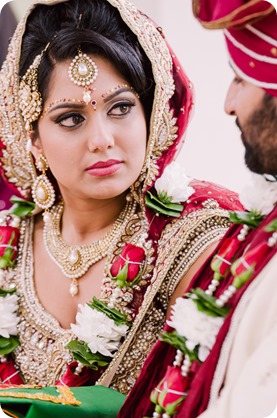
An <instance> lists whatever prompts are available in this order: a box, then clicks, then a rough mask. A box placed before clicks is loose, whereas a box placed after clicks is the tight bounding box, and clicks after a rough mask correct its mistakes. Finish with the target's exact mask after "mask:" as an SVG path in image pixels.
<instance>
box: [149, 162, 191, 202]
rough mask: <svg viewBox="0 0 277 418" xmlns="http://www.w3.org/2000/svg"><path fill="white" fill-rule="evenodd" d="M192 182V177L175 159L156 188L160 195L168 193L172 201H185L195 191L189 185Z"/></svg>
mask: <svg viewBox="0 0 277 418" xmlns="http://www.w3.org/2000/svg"><path fill="white" fill-rule="evenodd" d="M190 182H191V178H189V177H187V176H186V174H185V173H184V171H183V169H182V167H181V166H180V165H179V164H178V163H177V162H176V161H173V162H172V163H171V164H170V165H169V166H167V167H166V168H165V170H164V172H163V174H162V176H161V177H160V178H159V179H158V180H157V181H156V183H155V189H156V190H157V193H158V196H159V197H160V196H164V195H165V194H166V197H167V198H168V200H170V203H181V202H185V201H186V200H187V199H188V198H189V197H190V196H191V195H192V193H194V191H195V190H194V189H193V188H192V187H190V186H189V184H190ZM161 200H162V199H161Z"/></svg>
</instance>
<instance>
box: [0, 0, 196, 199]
mask: <svg viewBox="0 0 277 418" xmlns="http://www.w3.org/2000/svg"><path fill="white" fill-rule="evenodd" d="M62 1H63V0H60V1H57V0H40V1H38V2H35V3H34V4H32V6H31V7H30V8H29V9H28V10H27V12H26V14H25V16H24V17H23V19H22V21H21V22H20V23H19V25H18V27H17V29H16V31H15V34H14V36H13V38H12V40H11V43H10V47H9V51H8V55H7V58H6V61H5V62H4V64H3V67H2V70H1V73H0V127H1V131H0V141H1V142H0V152H1V154H0V158H1V165H2V167H1V170H2V175H3V177H4V179H5V180H6V181H7V182H8V183H9V185H10V187H11V188H12V189H13V192H14V193H15V194H17V195H19V196H21V197H23V198H24V199H28V200H30V199H31V193H30V191H31V186H32V184H33V182H34V181H35V179H36V177H37V173H36V169H35V166H34V163H33V158H32V156H31V153H30V152H28V151H27V150H26V143H27V133H26V130H25V127H24V122H23V117H22V114H21V111H20V109H19V100H18V90H19V82H20V80H19V76H18V72H19V61H20V50H21V41H22V37H23V34H24V31H25V26H26V21H27V18H28V16H29V14H30V13H31V11H32V10H33V9H34V8H35V7H36V5H37V4H43V5H49V6H51V5H55V4H57V3H60V2H62ZM65 1H66V0H65ZM106 1H108V2H109V3H110V4H111V5H112V6H113V7H115V8H116V9H118V11H119V13H120V15H121V17H122V19H123V21H124V22H125V23H126V24H127V26H128V27H129V28H130V29H131V30H132V32H133V33H135V35H136V36H137V38H138V40H139V42H140V44H141V46H142V48H143V49H144V51H145V53H146V55H147V56H148V58H149V60H150V62H151V64H152V71H153V76H154V80H155V95H154V103H153V108H152V114H151V120H150V128H149V138H148V145H147V153H146V160H145V163H144V167H143V169H142V172H141V175H140V178H139V179H138V181H137V182H136V184H135V185H133V189H134V190H139V193H138V195H137V199H138V200H140V203H141V204H142V205H143V201H144V199H143V196H144V195H145V193H146V191H147V190H148V189H149V188H151V187H152V186H153V184H154V182H155V180H156V179H157V178H158V177H159V176H160V175H161V174H162V172H163V170H164V168H165V167H166V166H167V165H168V164H169V163H170V162H171V161H172V160H173V159H174V158H175V156H176V155H177V152H178V149H179V148H180V145H181V144H182V142H183V134H184V131H185V129H186V127H187V124H188V120H189V117H190V112H191V109H192V100H193V97H192V96H193V92H192V85H191V83H190V81H189V80H188V78H187V77H186V75H185V73H184V72H183V70H182V69H181V66H180V64H179V62H178V60H177V58H176V57H175V55H174V54H173V52H172V51H171V49H170V47H169V46H168V45H167V43H166V40H165V39H164V35H163V33H162V30H161V28H159V27H156V25H155V24H154V23H153V22H152V21H151V20H150V19H149V18H148V17H147V16H146V15H145V14H143V13H141V12H140V11H138V10H137V9H136V8H135V7H134V6H133V5H132V4H130V3H129V2H127V1H125V0H106Z"/></svg>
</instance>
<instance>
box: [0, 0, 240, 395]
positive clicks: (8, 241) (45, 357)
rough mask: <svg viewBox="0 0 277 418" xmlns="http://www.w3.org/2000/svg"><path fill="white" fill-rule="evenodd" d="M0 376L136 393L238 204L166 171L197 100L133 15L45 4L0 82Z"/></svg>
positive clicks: (18, 35) (151, 29)
mask: <svg viewBox="0 0 277 418" xmlns="http://www.w3.org/2000/svg"><path fill="white" fill-rule="evenodd" d="M0 92H1V94H0V126H1V135H0V136H1V164H2V172H3V176H4V177H5V179H6V180H7V181H8V182H9V183H10V187H11V188H12V189H13V192H14V194H15V195H16V196H17V197H15V198H13V203H14V205H13V206H12V208H11V210H10V211H9V212H7V211H5V212H2V213H1V216H0V237H1V249H0V250H1V252H0V255H1V259H0V261H1V263H0V266H1V275H0V287H1V297H0V305H1V306H2V307H1V309H2V308H3V309H2V310H3V312H9V319H10V322H9V324H10V325H9V326H8V325H6V327H5V326H4V325H3V326H2V323H1V322H0V336H1V337H0V338H1V340H0V341H1V342H3V343H5V344H6V346H5V347H7V348H6V349H5V350H2V356H1V368H0V377H1V380H2V382H4V383H8V384H22V383H24V384H29V385H38V384H39V385H43V386H48V385H67V386H82V385H93V384H95V383H96V382H97V383H98V384H100V385H105V386H110V387H112V388H114V389H116V390H118V391H120V392H122V393H124V394H127V393H128V391H129V390H130V389H131V388H132V386H133V384H134V382H135V380H136V377H137V376H138V374H139V371H140V369H141V367H142V365H143V363H144V360H145V358H146V356H147V353H148V352H149V351H150V349H151V347H152V346H153V344H154V343H155V341H156V339H157V337H158V335H159V332H160V330H161V329H162V326H163V324H164V321H165V318H166V313H167V309H168V306H169V304H170V303H172V301H173V300H175V299H176V297H177V296H178V295H179V294H181V293H183V291H184V289H185V288H186V286H187V284H188V283H189V280H190V278H191V277H192V275H193V273H194V272H195V271H196V269H197V267H198V266H199V265H200V264H201V263H202V262H203V261H204V259H205V258H206V257H207V256H208V254H209V253H210V252H211V251H212V249H213V248H214V246H215V245H216V243H217V241H218V240H219V239H220V237H221V236H222V235H223V234H224V232H225V231H226V229H227V227H228V225H229V223H228V213H227V210H226V209H236V208H238V207H239V203H238V201H237V199H236V195H235V194H234V193H232V192H229V191H227V190H225V189H223V188H221V187H219V186H216V185H213V184H210V183H207V182H200V181H197V180H192V179H190V178H188V177H187V176H186V175H185V174H184V173H183V172H182V170H181V168H180V167H178V165H176V163H175V162H174V161H173V160H174V158H175V157H176V155H177V151H178V150H179V148H180V146H181V144H182V141H183V133H184V131H185V129H186V127H187V124H188V120H189V117H190V113H191V109H192V99H193V98H192V86H191V83H190V81H189V80H188V78H187V77H186V75H185V73H184V72H183V70H182V69H181V67H180V64H179V62H178V60H177V58H176V57H175V55H174V54H173V53H172V51H171V49H170V48H169V47H168V45H167V43H166V41H165V39H164V35H163V33H162V31H161V29H160V28H156V26H155V25H154V24H153V23H152V22H151V21H150V20H149V19H148V18H147V16H145V15H144V14H143V13H141V12H139V11H137V10H136V8H135V7H134V6H133V5H131V4H130V3H129V2H126V1H125V0H71V1H57V0H41V1H40V2H38V3H35V4H34V5H32V6H31V7H30V9H29V10H28V11H27V13H26V15H25V17H24V18H23V20H22V22H20V24H19V25H18V28H17V30H16V32H15V35H14V37H13V39H12V41H11V43H10V48H9V53H8V55H7V59H6V61H5V63H4V65H3V68H2V71H1V76H0Z"/></svg>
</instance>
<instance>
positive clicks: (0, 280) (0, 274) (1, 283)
mask: <svg viewBox="0 0 277 418" xmlns="http://www.w3.org/2000/svg"><path fill="white" fill-rule="evenodd" d="M4 283H5V280H4V270H2V269H0V289H2V288H3V286H4Z"/></svg>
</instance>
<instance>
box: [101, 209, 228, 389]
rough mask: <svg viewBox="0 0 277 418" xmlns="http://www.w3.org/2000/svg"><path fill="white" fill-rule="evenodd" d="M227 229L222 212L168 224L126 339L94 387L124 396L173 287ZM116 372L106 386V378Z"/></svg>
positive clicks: (151, 342) (159, 323) (161, 320)
mask: <svg viewBox="0 0 277 418" xmlns="http://www.w3.org/2000/svg"><path fill="white" fill-rule="evenodd" d="M228 227H229V221H228V213H227V211H225V210H221V209H218V210H214V209H206V208H205V209H202V210H198V211H196V212H193V213H191V214H187V215H186V217H185V218H183V219H178V220H176V221H173V222H172V223H171V224H169V225H168V226H167V227H166V229H165V231H164V233H163V235H162V237H161V239H160V241H159V255H158V259H157V262H156V267H155V271H154V274H153V278H152V282H151V286H150V287H149V289H148V291H147V294H146V295H145V297H144V302H143V305H142V306H141V308H140V313H139V315H138V316H137V318H136V320H135V322H134V324H133V327H132V329H131V330H130V333H129V335H128V336H127V338H126V340H125V342H124V343H123V344H122V346H121V347H120V349H119V350H118V352H117V353H116V355H115V357H114V359H113V361H112V362H111V364H110V365H109V367H108V368H107V370H106V371H105V372H104V373H103V375H102V376H101V377H100V379H99V381H98V384H103V385H107V386H110V387H112V388H113V389H115V390H118V391H120V392H121V393H123V394H128V392H129V391H130V389H131V388H132V386H133V385H134V383H135V381H136V378H137V377H138V374H139V372H140V370H141V367H142V365H143V363H144V361H145V359H146V356H147V354H148V353H149V351H150V350H151V348H152V346H153V345H154V343H155V342H156V340H157V338H158V335H159V333H160V331H161V329H162V326H163V324H164V322H165V319H166V309H167V304H168V300H169V299H170V296H171V295H172V293H173V291H174V289H175V287H176V286H177V284H178V283H179V281H180V280H181V279H182V277H183V276H184V274H185V273H186V272H187V270H188V269H189V267H191V265H192V264H193V263H194V262H195V261H196V260H197V258H198V257H199V256H200V255H201V254H202V252H203V251H205V249H206V248H207V247H208V246H209V245H211V244H212V243H214V242H216V241H217V240H218V239H220V237H221V236H223V235H224V233H225V232H226V230H227V228H228ZM113 369H116V371H115V374H114V377H113V379H112V381H111V382H110V378H109V375H110V374H111V372H112V370H113Z"/></svg>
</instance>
